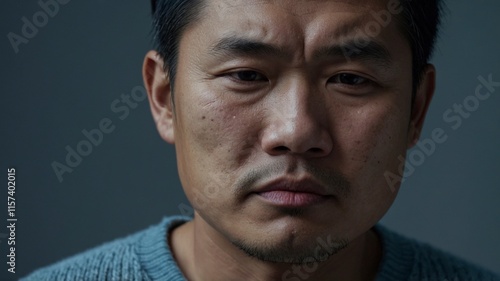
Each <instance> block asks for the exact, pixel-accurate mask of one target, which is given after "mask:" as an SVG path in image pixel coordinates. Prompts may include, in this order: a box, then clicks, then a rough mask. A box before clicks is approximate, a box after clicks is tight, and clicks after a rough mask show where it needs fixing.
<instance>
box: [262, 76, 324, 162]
mask: <svg viewBox="0 0 500 281" xmlns="http://www.w3.org/2000/svg"><path fill="white" fill-rule="evenodd" d="M283 84H284V85H282V86H281V87H276V88H275V90H274V91H273V93H271V95H270V96H271V97H272V98H271V101H270V102H269V103H268V108H267V110H266V112H267V114H266V115H265V117H264V118H265V119H264V123H265V124H266V127H265V128H264V132H263V134H262V135H261V145H262V148H263V150H264V151H265V152H266V153H268V154H270V155H282V154H295V155H301V156H304V157H322V156H326V155H329V154H330V153H331V151H332V146H333V140H332V136H331V134H330V132H329V129H328V124H329V116H328V108H327V105H326V100H325V98H324V97H323V96H322V95H323V93H320V92H319V91H315V90H314V89H313V87H311V86H310V85H309V83H308V82H307V80H306V79H301V78H294V79H291V81H289V82H288V83H283Z"/></svg>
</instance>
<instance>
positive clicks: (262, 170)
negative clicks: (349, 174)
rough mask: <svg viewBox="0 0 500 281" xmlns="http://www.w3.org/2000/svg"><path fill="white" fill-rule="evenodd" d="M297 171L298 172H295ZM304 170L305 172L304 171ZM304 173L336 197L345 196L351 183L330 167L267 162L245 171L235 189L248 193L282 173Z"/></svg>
mask: <svg viewBox="0 0 500 281" xmlns="http://www.w3.org/2000/svg"><path fill="white" fill-rule="evenodd" d="M297 171H299V173H297ZM304 172H305V173H304ZM286 174H288V175H294V174H297V175H300V176H301V177H302V176H303V175H306V176H308V177H310V178H312V180H315V181H317V182H318V183H319V184H321V185H323V186H324V187H325V188H326V190H327V192H328V193H330V194H334V195H335V196H337V197H340V198H345V197H347V196H348V195H349V192H350V190H351V183H350V182H349V181H348V180H347V178H346V177H345V176H344V175H343V174H341V173H340V172H338V171H336V170H332V169H325V168H320V167H316V166H314V165H312V164H310V163H305V162H304V163H294V164H293V165H290V164H289V163H280V162H275V163H269V164H264V165H259V166H257V167H255V168H253V169H252V170H250V171H248V172H247V173H245V174H244V175H243V176H241V177H240V178H239V179H238V180H236V182H235V187H236V191H237V192H238V193H242V194H248V193H250V192H252V191H253V190H254V189H255V186H256V185H258V184H261V183H264V182H268V181H270V180H273V179H276V178H278V177H280V176H283V175H286Z"/></svg>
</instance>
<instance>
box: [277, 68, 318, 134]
mask: <svg viewBox="0 0 500 281" xmlns="http://www.w3.org/2000/svg"><path fill="white" fill-rule="evenodd" d="M280 88H281V89H280V93H279V96H281V97H282V101H283V104H284V106H281V107H277V108H276V109H277V110H278V116H277V118H278V119H281V121H282V122H283V125H285V124H286V125H287V126H292V127H294V128H299V127H300V126H302V125H306V124H305V123H306V122H319V120H314V119H316V117H317V115H319V113H320V111H321V106H320V105H321V102H320V101H319V99H320V98H321V97H320V95H319V93H318V92H317V91H315V90H314V86H313V85H312V83H310V81H309V79H308V78H307V77H304V75H299V74H295V75H291V76H290V77H289V78H288V79H287V80H285V81H283V85H282V87H280Z"/></svg>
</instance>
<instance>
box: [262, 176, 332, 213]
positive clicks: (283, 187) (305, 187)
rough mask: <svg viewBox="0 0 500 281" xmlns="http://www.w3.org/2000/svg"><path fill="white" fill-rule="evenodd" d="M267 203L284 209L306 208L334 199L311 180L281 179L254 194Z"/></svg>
mask: <svg viewBox="0 0 500 281" xmlns="http://www.w3.org/2000/svg"><path fill="white" fill-rule="evenodd" d="M254 193H255V194H256V195H257V196H259V198H260V199H262V200H263V201H264V202H265V203H267V204H271V205H273V206H277V207H282V208H304V207H309V206H313V205H317V204H320V203H323V202H325V201H327V200H329V199H331V198H332V197H333V195H331V194H329V193H328V192H327V190H326V188H324V187H323V186H322V185H320V184H318V183H316V182H314V181H311V180H299V181H297V180H286V179H280V180H276V181H273V182H270V183H268V184H266V185H264V186H263V187H261V188H259V189H258V190H256V191H255V192H254Z"/></svg>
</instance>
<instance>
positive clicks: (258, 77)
mask: <svg viewBox="0 0 500 281" xmlns="http://www.w3.org/2000/svg"><path fill="white" fill-rule="evenodd" d="M231 76H232V77H233V78H235V79H238V80H241V81H245V82H253V81H267V78H266V77H265V76H264V75H262V74H260V73H258V72H257V71H253V70H242V71H238V72H234V73H231Z"/></svg>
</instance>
